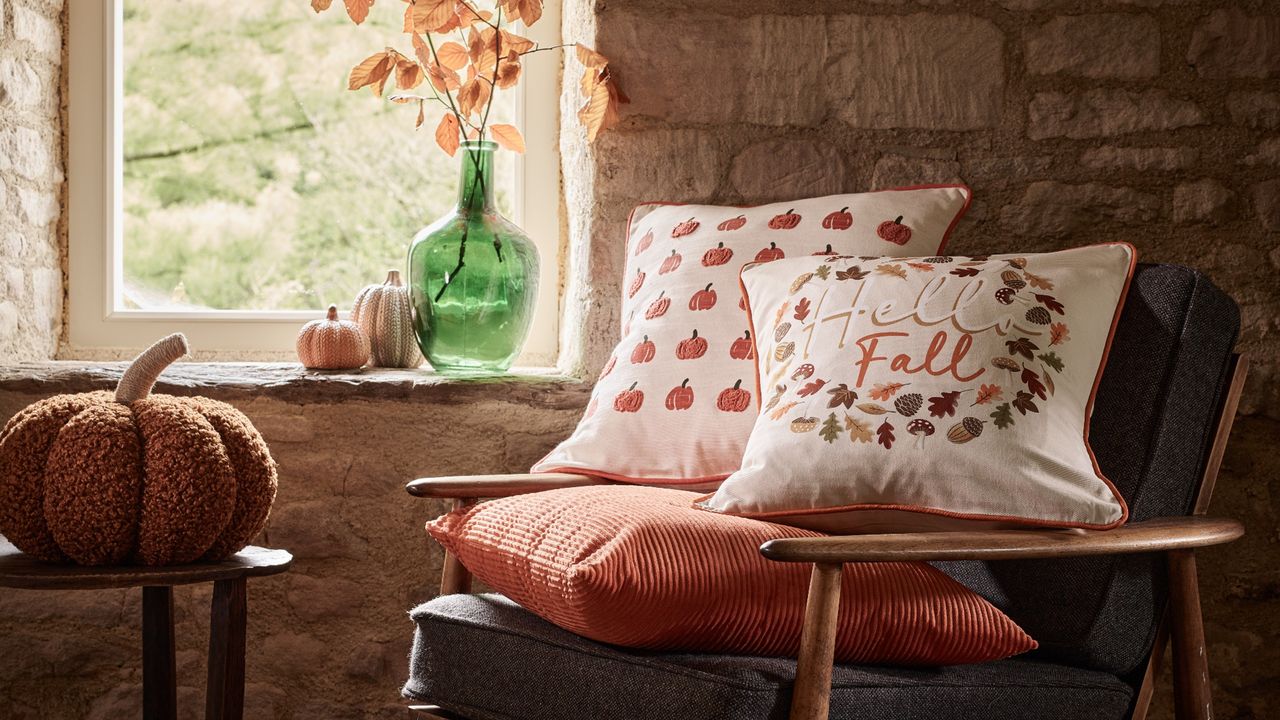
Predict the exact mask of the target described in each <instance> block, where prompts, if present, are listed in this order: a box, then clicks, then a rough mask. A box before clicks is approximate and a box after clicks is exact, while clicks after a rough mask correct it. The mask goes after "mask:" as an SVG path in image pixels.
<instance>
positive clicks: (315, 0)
mask: <svg viewBox="0 0 1280 720" xmlns="http://www.w3.org/2000/svg"><path fill="white" fill-rule="evenodd" d="M332 4H333V0H311V9H312V10H315V11H316V12H324V11H325V10H328V9H329V6H330V5H332Z"/></svg>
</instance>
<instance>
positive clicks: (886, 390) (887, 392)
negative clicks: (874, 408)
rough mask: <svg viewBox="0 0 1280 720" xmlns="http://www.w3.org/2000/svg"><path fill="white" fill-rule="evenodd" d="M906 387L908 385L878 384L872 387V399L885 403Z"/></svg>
mask: <svg viewBox="0 0 1280 720" xmlns="http://www.w3.org/2000/svg"><path fill="white" fill-rule="evenodd" d="M904 387H906V383H877V384H876V385H873V386H871V399H872V400H880V401H881V402H884V401H886V400H888V399H889V398H891V397H893V396H894V395H896V394H897V392H898V391H899V390H901V389H902V388H904Z"/></svg>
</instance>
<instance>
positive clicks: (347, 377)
mask: <svg viewBox="0 0 1280 720" xmlns="http://www.w3.org/2000/svg"><path fill="white" fill-rule="evenodd" d="M127 365H128V363H126V362H86V361H74V360H53V361H48V362H35V363H21V364H16V365H9V366H3V367H0V392H5V393H20V394H28V395H40V396H47V395H56V394H60V393H76V392H87V391H90V390H110V389H113V388H114V387H115V385H116V382H117V381H118V380H119V379H120V375H121V374H122V373H123V372H124V368H125V367H126V366H127ZM155 392H159V393H167V394H172V395H205V396H208V397H212V398H215V399H218V400H223V401H227V402H232V403H234V402H236V401H248V400H253V399H257V398H269V399H273V400H279V401H282V402H291V403H340V402H345V401H347V400H364V401H369V400H376V401H395V402H412V403H428V404H442V405H461V404H467V403H472V402H478V401H493V400H499V401H505V402H510V403H515V404H521V405H529V406H536V407H542V408H548V409H576V408H582V407H584V406H585V405H586V404H587V399H588V397H589V395H590V392H591V384H590V383H587V382H583V381H581V380H578V379H576V378H571V377H567V376H564V375H559V374H557V373H556V372H555V370H553V369H546V370H542V369H527V368H526V369H520V368H517V369H516V371H515V372H512V373H510V374H506V375H486V376H477V377H468V378H459V377H447V376H444V375H438V374H436V373H434V372H432V371H430V370H423V369H418V370H399V369H387V368H377V369H365V370H361V371H357V372H350V371H333V372H328V371H317V370H307V369H305V368H303V367H301V366H300V365H298V364H297V363H241V362H236V363H231V362H218V363H207V362H182V363H175V364H173V365H171V366H170V367H169V368H168V369H166V370H165V372H164V374H163V375H161V376H160V380H159V382H157V383H156V388H155Z"/></svg>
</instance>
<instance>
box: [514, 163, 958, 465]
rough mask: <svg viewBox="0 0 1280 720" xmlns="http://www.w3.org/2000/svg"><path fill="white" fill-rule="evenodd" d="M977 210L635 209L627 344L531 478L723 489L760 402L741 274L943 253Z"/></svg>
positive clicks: (857, 203) (862, 200) (952, 205)
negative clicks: (786, 262) (842, 256)
mask: <svg viewBox="0 0 1280 720" xmlns="http://www.w3.org/2000/svg"><path fill="white" fill-rule="evenodd" d="M968 204H969V191H968V189H967V188H965V187H963V186H958V185H948V186H935V187H920V188H904V189H898V190H884V191H879V192H870V193H858V194H850V195H833V196H830V197H823V198H812V199H808V200H797V201H794V202H787V203H775V204H772V205H762V206H758V207H751V208H738V207H717V206H709V205H671V204H660V203H652V204H646V205H641V206H640V207H637V208H636V209H635V210H634V211H633V212H632V214H631V219H630V222H629V227H628V233H627V234H628V238H627V249H626V258H627V263H626V270H625V280H624V282H623V297H622V317H621V324H622V340H621V342H620V343H619V344H618V346H617V348H616V349H615V350H614V352H613V354H612V356H611V358H610V359H609V361H608V362H607V364H606V365H605V367H604V370H603V372H602V373H601V376H600V378H599V380H598V381H597V382H596V386H595V390H594V392H593V395H592V397H591V400H590V402H589V405H588V407H587V411H586V413H585V415H584V417H583V418H582V421H581V422H580V423H579V424H578V427H577V429H576V430H575V431H574V433H573V435H572V436H570V437H569V438H568V439H566V440H565V441H564V442H562V443H561V444H560V445H559V446H558V447H556V448H555V449H554V450H553V451H552V452H551V453H550V454H548V455H547V456H546V457H545V458H543V459H542V460H540V461H539V462H538V463H537V464H536V465H534V467H533V471H534V472H578V473H586V474H591V475H598V476H603V477H608V478H612V479H616V480H623V481H627V482H636V483H644V484H653V485H684V486H706V485H711V486H714V484H715V483H716V482H718V481H719V480H721V479H723V478H724V477H726V476H727V475H729V473H731V472H733V471H734V470H737V469H738V464H739V462H740V460H741V459H742V452H743V449H744V448H745V446H746V442H747V437H748V436H749V435H750V434H751V427H752V424H753V422H754V419H755V412H756V408H757V407H758V403H757V401H756V398H755V380H754V377H755V362H754V359H755V343H754V340H753V338H752V336H751V333H750V331H749V327H748V321H747V314H746V311H745V305H744V304H743V303H742V293H741V289H740V287H739V284H738V273H739V270H740V269H741V267H742V266H743V265H744V264H746V263H749V262H753V261H759V262H764V261H771V260H777V259H781V258H791V257H814V256H821V255H825V254H827V253H856V254H874V255H929V254H933V253H938V252H941V251H942V247H943V246H944V245H945V243H946V239H947V236H948V234H949V232H950V230H951V228H952V227H954V225H955V223H956V221H958V220H959V218H960V216H961V215H962V214H963V213H964V210H965V208H967V207H968Z"/></svg>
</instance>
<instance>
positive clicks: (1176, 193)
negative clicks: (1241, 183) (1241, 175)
mask: <svg viewBox="0 0 1280 720" xmlns="http://www.w3.org/2000/svg"><path fill="white" fill-rule="evenodd" d="M1235 199H1236V195H1235V193H1233V192H1231V191H1230V190H1228V189H1227V188H1226V187H1224V186H1223V184H1222V183H1220V182H1218V181H1217V180H1212V179H1209V178H1205V179H1203V180H1197V181H1195V182H1189V183H1181V184H1179V185H1178V186H1177V187H1175V188H1174V189H1173V221H1174V222H1179V223H1211V224H1214V225H1217V224H1220V223H1224V222H1227V221H1229V220H1231V219H1232V218H1233V216H1234V215H1235V213H1236V208H1235Z"/></svg>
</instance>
